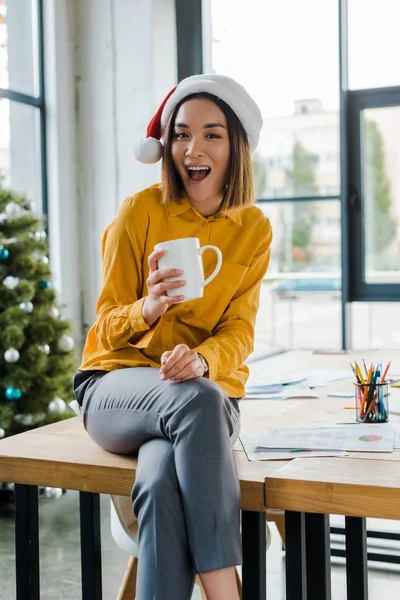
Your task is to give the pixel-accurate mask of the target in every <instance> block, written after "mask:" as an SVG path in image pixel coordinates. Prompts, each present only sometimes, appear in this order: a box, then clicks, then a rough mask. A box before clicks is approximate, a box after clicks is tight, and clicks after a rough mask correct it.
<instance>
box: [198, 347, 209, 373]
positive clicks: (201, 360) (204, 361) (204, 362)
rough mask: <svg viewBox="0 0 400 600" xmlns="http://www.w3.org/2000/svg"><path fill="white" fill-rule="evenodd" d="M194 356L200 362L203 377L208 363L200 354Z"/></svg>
mask: <svg viewBox="0 0 400 600" xmlns="http://www.w3.org/2000/svg"><path fill="white" fill-rule="evenodd" d="M196 354H197V356H198V357H199V361H200V362H201V366H202V367H203V369H204V373H203V375H205V374H206V373H208V362H207V361H206V359H205V358H204V356H203V355H202V354H200V352H196Z"/></svg>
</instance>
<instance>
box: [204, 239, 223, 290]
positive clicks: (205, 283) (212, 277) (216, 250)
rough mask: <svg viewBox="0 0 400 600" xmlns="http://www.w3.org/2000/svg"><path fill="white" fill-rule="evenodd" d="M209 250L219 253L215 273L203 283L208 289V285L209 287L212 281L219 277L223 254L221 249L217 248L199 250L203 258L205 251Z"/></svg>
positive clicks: (206, 247)
mask: <svg viewBox="0 0 400 600" xmlns="http://www.w3.org/2000/svg"><path fill="white" fill-rule="evenodd" d="M208 248H211V249H212V250H214V251H215V252H216V253H217V266H216V267H215V269H214V271H213V272H212V273H211V275H210V277H207V279H206V280H205V281H203V287H206V285H208V284H209V283H210V281H212V280H213V279H214V277H215V276H216V275H218V272H219V270H220V268H221V267H222V253H221V250H220V249H219V248H217V247H216V246H210V245H208V246H202V247H201V248H200V250H199V252H200V256H203V252H204V250H207V249H208Z"/></svg>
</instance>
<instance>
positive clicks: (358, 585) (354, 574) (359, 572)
mask: <svg viewBox="0 0 400 600" xmlns="http://www.w3.org/2000/svg"><path fill="white" fill-rule="evenodd" d="M345 528H346V580H347V599H348V600H368V564H367V524H366V519H363V518H360V517H346V520H345Z"/></svg>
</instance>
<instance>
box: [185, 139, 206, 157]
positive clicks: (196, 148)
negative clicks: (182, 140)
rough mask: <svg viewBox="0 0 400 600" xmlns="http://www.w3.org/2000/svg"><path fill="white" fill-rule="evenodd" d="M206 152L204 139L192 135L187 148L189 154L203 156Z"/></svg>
mask: <svg viewBox="0 0 400 600" xmlns="http://www.w3.org/2000/svg"><path fill="white" fill-rule="evenodd" d="M203 154H204V149H203V144H202V141H201V140H199V139H198V138H196V137H192V138H190V139H189V141H188V145H187V148H186V155H187V156H202V155H203Z"/></svg>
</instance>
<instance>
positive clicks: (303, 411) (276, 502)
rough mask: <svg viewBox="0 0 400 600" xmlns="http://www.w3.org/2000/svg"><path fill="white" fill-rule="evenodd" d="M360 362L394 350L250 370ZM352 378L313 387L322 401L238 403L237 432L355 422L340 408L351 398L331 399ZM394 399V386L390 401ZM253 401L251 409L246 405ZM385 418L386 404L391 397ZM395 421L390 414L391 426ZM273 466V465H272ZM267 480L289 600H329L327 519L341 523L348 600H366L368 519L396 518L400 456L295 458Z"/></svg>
mask: <svg viewBox="0 0 400 600" xmlns="http://www.w3.org/2000/svg"><path fill="white" fill-rule="evenodd" d="M360 357H364V358H365V360H366V362H367V364H368V363H370V362H371V361H373V362H378V361H379V362H385V361H389V360H392V362H393V363H400V352H390V353H388V352H374V353H371V352H360V353H353V354H351V355H337V356H336V355H335V356H324V355H315V354H312V353H311V352H301V351H296V352H289V353H287V354H284V355H280V356H276V357H272V358H271V359H269V360H268V362H267V363H259V364H257V363H256V364H255V368H263V369H267V372H268V371H270V370H273V372H275V373H276V372H281V373H291V372H293V371H294V370H296V371H297V370H301V369H310V368H322V369H324V368H330V369H332V368H333V369H342V368H346V367H347V366H348V364H349V361H350V360H354V359H355V358H356V359H357V360H359V359H360ZM352 387H353V386H352V380H351V379H349V380H341V381H337V382H333V383H331V384H329V385H328V386H327V387H326V388H316V391H317V392H318V394H319V396H320V398H313V399H306V400H301V399H293V400H285V401H265V402H263V401H262V400H254V401H251V403H250V402H249V404H248V405H247V403H246V404H245V403H243V404H242V431H243V429H252V428H254V427H257V426H259V425H260V424H263V423H265V424H266V426H267V424H268V426H271V427H304V426H313V425H329V424H334V423H338V422H348V421H354V419H355V409H353V410H347V409H344V408H343V405H344V404H345V403H349V402H350V403H351V402H352V401H351V400H347V399H342V398H339V399H338V398H330V397H328V396H327V394H328V393H329V392H331V391H333V390H335V391H339V390H340V391H344V390H349V389H350V390H351V389H352ZM394 397H397V398H400V389H396V388H392V390H391V398H394ZM255 403H258V405H259V407H258V410H257V411H255V409H254V408H252V406H251V404H255ZM389 414H390V399H389ZM399 419H400V417H398V416H394V415H392V417H391V419H390V420H391V421H395V422H399ZM274 464H276V463H274ZM281 465H282V466H281V468H280V469H278V470H275V471H274V472H273V473H272V474H270V475H268V476H267V478H266V482H265V483H266V486H265V489H266V499H265V504H266V506H267V507H268V508H275V509H282V510H285V511H286V517H285V524H286V527H285V529H286V592H287V599H288V600H297V599H301V600H305V599H307V600H329V599H330V597H331V592H330V540H329V515H330V514H339V515H344V516H345V517H346V520H345V521H346V554H347V560H346V571H347V598H348V600H366V599H367V598H368V585H367V546H366V517H376V518H384V519H400V452H399V451H395V452H393V453H365V452H359V453H356V452H351V453H350V454H349V456H348V457H332V458H301V459H294V460H292V461H282V462H281Z"/></svg>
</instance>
